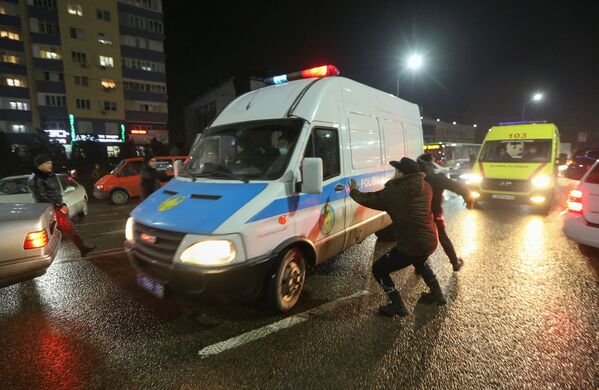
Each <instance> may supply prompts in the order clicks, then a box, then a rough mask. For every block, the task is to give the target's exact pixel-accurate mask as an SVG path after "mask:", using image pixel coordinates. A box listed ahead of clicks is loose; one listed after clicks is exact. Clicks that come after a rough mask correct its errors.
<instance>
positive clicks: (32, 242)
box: [23, 230, 48, 249]
mask: <svg viewBox="0 0 599 390" xmlns="http://www.w3.org/2000/svg"><path fill="white" fill-rule="evenodd" d="M46 244H48V234H47V233H46V230H40V231H39V232H31V233H27V236H25V242H24V243H23V249H39V248H43V247H45V246H46Z"/></svg>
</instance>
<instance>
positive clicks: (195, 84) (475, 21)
mask: <svg viewBox="0 0 599 390" xmlns="http://www.w3.org/2000/svg"><path fill="white" fill-rule="evenodd" d="M560 4H561V5H560ZM164 18H165V29H166V45H165V51H166V54H167V62H166V65H167V77H168V93H169V110H170V113H171V115H170V116H171V118H172V123H171V126H172V127H173V128H175V129H176V128H177V127H178V126H180V123H179V121H178V119H179V118H180V115H181V108H182V106H183V105H184V104H185V103H186V102H188V101H189V100H191V99H193V98H194V97H195V96H197V95H198V94H200V93H202V92H203V91H205V90H206V89H208V88H210V87H212V86H214V85H216V84H218V83H219V82H220V81H223V80H225V79H227V78H228V77H230V76H232V75H239V74H251V75H255V76H260V77H262V76H264V77H266V76H272V75H276V74H282V73H288V72H292V71H296V70H301V69H305V68H309V67H312V66H318V65H323V64H334V65H336V66H337V67H338V68H339V70H340V72H341V75H342V76H345V77H348V78H351V79H354V80H356V81H359V82H361V83H364V84H367V85H370V86H373V87H375V88H378V89H381V90H383V91H386V92H389V93H395V91H396V83H397V78H398V77H399V79H400V93H399V95H400V97H402V98H404V99H407V100H410V101H412V102H414V103H417V104H419V105H420V106H421V107H422V109H423V113H424V114H425V115H427V116H431V117H433V118H437V117H438V118H441V119H442V120H446V121H453V120H455V121H458V122H460V123H466V124H470V123H478V124H479V130H480V131H481V132H482V131H485V129H486V128H488V127H489V126H491V125H493V124H496V123H498V122H500V121H509V120H519V119H520V116H521V112H522V106H523V104H524V103H525V102H526V101H527V99H529V96H530V95H531V94H532V93H533V92H535V91H537V90H539V91H542V92H544V93H545V100H544V101H543V102H542V103H540V104H538V105H536V104H530V105H528V106H527V119H529V120H548V121H552V122H555V123H556V124H557V125H558V127H559V128H560V130H561V131H562V135H563V136H564V138H569V137H570V136H572V135H574V134H576V132H578V131H589V132H591V131H594V132H599V1H570V2H565V1H560V2H555V1H554V2H549V1H508V0H501V1H485V0H481V1H449V0H447V1H437V2H433V1H374V0H371V1H369V2H368V1H345V2H336V1H326V2H325V1H322V2H286V3H285V2H278V3H270V2H266V1H255V2H250V1H246V2H243V3H241V2H227V1H215V2H205V1H182V0H164ZM413 51H418V52H420V53H422V54H423V55H424V56H425V61H426V69H425V70H423V71H422V72H420V73H418V74H414V73H411V72H408V71H406V69H405V65H404V58H405V56H406V55H407V54H408V53H411V52H413Z"/></svg>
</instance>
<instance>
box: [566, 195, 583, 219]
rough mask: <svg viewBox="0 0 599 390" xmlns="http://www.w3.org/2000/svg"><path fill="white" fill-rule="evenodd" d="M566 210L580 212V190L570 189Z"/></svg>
mask: <svg viewBox="0 0 599 390" xmlns="http://www.w3.org/2000/svg"><path fill="white" fill-rule="evenodd" d="M566 205H567V207H568V211H570V212H573V213H578V214H582V191H580V190H572V191H570V194H569V195H568V202H567V203H566Z"/></svg>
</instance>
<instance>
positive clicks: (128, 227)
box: [125, 217, 133, 241]
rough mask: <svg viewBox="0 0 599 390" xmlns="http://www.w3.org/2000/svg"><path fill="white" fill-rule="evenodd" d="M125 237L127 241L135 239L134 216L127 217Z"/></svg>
mask: <svg viewBox="0 0 599 390" xmlns="http://www.w3.org/2000/svg"><path fill="white" fill-rule="evenodd" d="M125 239H126V240H127V241H133V217H129V219H127V224H126V225H125Z"/></svg>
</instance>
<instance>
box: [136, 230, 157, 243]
mask: <svg viewBox="0 0 599 390" xmlns="http://www.w3.org/2000/svg"><path fill="white" fill-rule="evenodd" d="M139 238H140V239H141V240H142V241H143V242H145V243H148V244H152V245H153V244H156V240H157V239H158V238H157V237H156V236H154V235H152V234H148V233H142V234H141V235H140V236H139Z"/></svg>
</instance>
